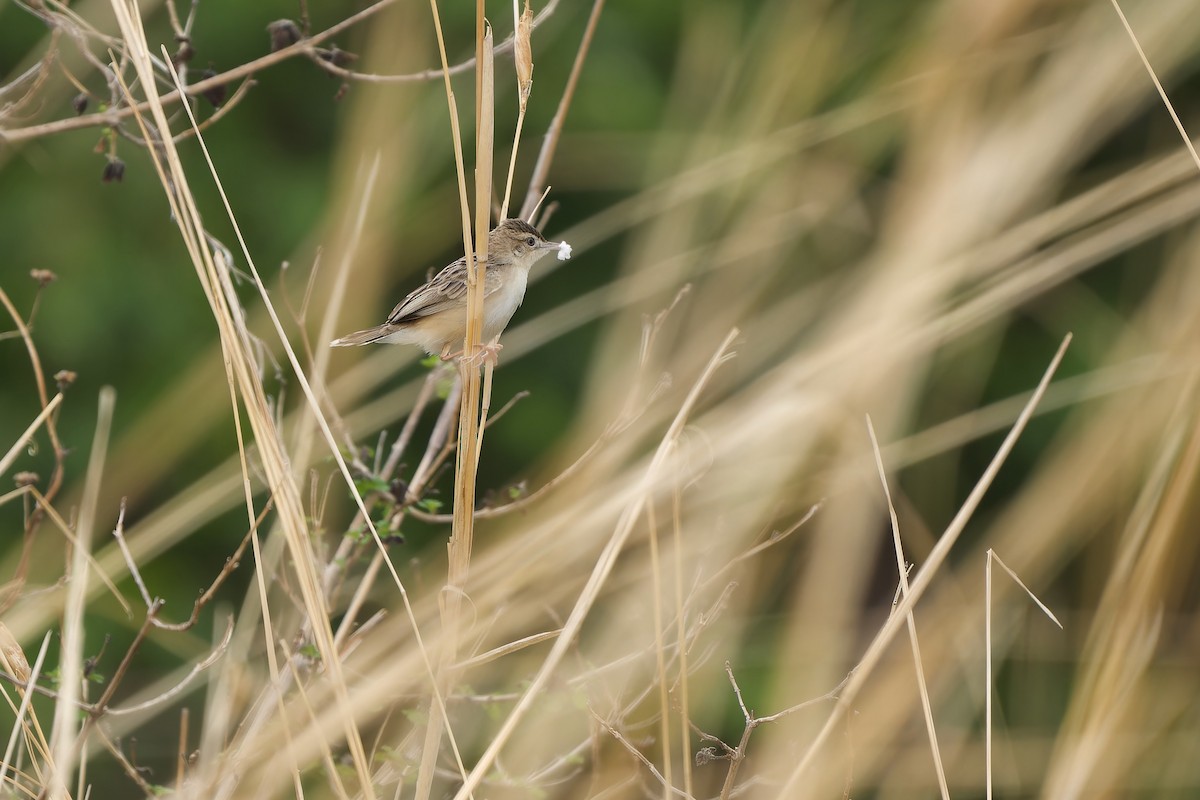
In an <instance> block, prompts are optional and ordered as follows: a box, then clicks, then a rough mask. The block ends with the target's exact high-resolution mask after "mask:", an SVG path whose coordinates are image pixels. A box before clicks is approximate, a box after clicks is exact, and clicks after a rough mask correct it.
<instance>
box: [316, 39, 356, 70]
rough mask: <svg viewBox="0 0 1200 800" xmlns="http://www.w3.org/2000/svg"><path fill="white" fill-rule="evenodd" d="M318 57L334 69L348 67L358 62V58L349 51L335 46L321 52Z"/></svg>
mask: <svg viewBox="0 0 1200 800" xmlns="http://www.w3.org/2000/svg"><path fill="white" fill-rule="evenodd" d="M318 55H319V56H320V57H321V58H322V60H324V61H328V62H329V63H330V64H333V65H334V66H335V67H348V66H350V65H351V64H353V63H354V62H355V61H358V56H356V55H355V54H354V53H351V52H350V51H349V50H343V49H342V48H340V47H338V46H337V45H336V44H335V45H334V46H333V47H331V48H329V49H328V50H321V51H320V52H319V53H318Z"/></svg>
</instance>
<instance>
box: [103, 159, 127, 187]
mask: <svg viewBox="0 0 1200 800" xmlns="http://www.w3.org/2000/svg"><path fill="white" fill-rule="evenodd" d="M124 177H125V162H124V161H122V160H121V159H119V158H110V159H109V160H108V163H107V164H105V165H104V182H105V183H112V182H113V181H116V182H117V183H120V182H121V180H122V179H123V178H124Z"/></svg>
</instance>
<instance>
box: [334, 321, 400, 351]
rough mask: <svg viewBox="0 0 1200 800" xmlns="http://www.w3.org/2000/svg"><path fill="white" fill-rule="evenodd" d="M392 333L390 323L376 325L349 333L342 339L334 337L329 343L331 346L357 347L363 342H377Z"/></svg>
mask: <svg viewBox="0 0 1200 800" xmlns="http://www.w3.org/2000/svg"><path fill="white" fill-rule="evenodd" d="M389 333H392V330H391V326H390V325H376V326H375V327H374V328H367V329H366V330H365V331H355V332H354V333H348V334H346V335H345V336H343V337H342V338H340V339H334V340H333V341H332V342H330V343H329V346H330V347H356V346H358V345H362V344H370V343H371V342H377V341H379V340H380V339H382V338H383V337H385V336H387V335H388V334H389Z"/></svg>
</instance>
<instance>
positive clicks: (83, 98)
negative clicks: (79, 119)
mask: <svg viewBox="0 0 1200 800" xmlns="http://www.w3.org/2000/svg"><path fill="white" fill-rule="evenodd" d="M87 107H88V96H87V94H85V93H84V92H80V93H79V94H77V95H75V96H74V97H72V98H71V108H73V109H75V114H76V115H79V114H82V113H83V112H85V111H87Z"/></svg>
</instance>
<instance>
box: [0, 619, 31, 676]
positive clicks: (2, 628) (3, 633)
mask: <svg viewBox="0 0 1200 800" xmlns="http://www.w3.org/2000/svg"><path fill="white" fill-rule="evenodd" d="M0 664H3V665H4V671H5V672H7V673H8V674H9V675H12V676H13V677H14V678H16V679H17V680H19V681H20V682H21V683H25V682H26V681H28V680H29V675H30V672H31V671H30V669H29V660H28V659H26V658H25V651H24V650H22V649H21V643H20V642H18V641H17V637H15V636H13V635H12V631H10V630H9V629H8V627H7V626H6V625H5V624H4V623H3V622H0Z"/></svg>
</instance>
